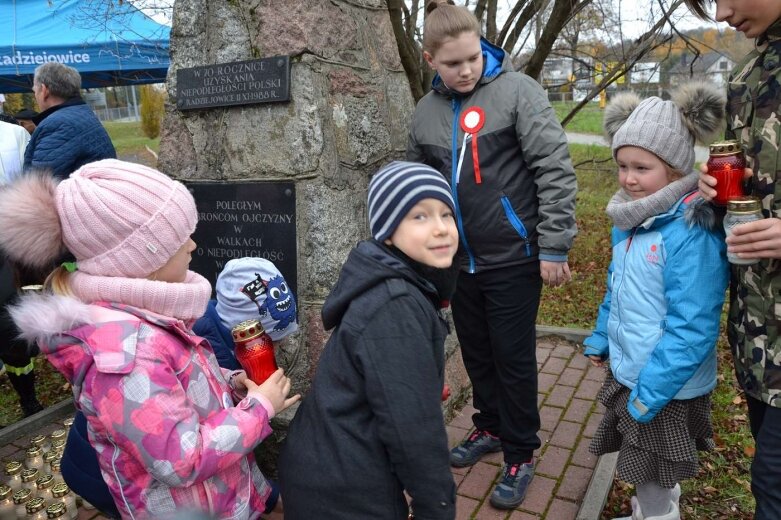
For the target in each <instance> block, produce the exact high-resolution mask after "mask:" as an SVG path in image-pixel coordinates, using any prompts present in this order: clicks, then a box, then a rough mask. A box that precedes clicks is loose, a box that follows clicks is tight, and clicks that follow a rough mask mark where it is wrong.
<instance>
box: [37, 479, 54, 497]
mask: <svg viewBox="0 0 781 520" xmlns="http://www.w3.org/2000/svg"><path fill="white" fill-rule="evenodd" d="M53 485H54V476H53V475H43V476H42V477H38V478H37V479H36V481H35V487H36V488H38V496H39V497H41V498H43V499H44V500H45V501H46V502H49V501H51V499H52V486H53Z"/></svg>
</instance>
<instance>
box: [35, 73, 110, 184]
mask: <svg viewBox="0 0 781 520" xmlns="http://www.w3.org/2000/svg"><path fill="white" fill-rule="evenodd" d="M80 88H81V75H79V73H78V71H77V70H76V69H74V68H72V67H68V66H67V65H63V64H61V63H56V62H49V63H44V64H43V65H41V66H40V67H38V68H37V69H35V76H34V77H33V92H34V93H35V101H36V102H37V103H38V106H39V107H40V109H41V113H40V114H38V115H37V116H36V117H35V118H34V119H33V122H34V123H35V124H36V125H37V127H36V129H35V131H34V132H33V135H32V138H31V139H30V143H29V144H28V145H27V150H26V151H25V153H24V169H25V170H26V169H28V168H37V169H48V170H51V171H52V173H53V174H54V176H55V177H58V178H60V179H65V178H67V177H68V176H69V175H70V174H71V173H72V172H74V171H76V170H77V169H79V168H80V167H81V166H83V165H85V164H87V163H90V162H93V161H99V160H100V159H115V158H116V157H117V152H116V151H115V150H114V145H113V144H111V139H110V138H109V136H108V134H107V133H106V129H105V128H103V125H102V124H100V121H99V120H98V118H97V117H95V114H94V113H93V112H92V110H91V109H90V108H89V106H87V104H86V103H85V102H84V100H83V99H81V96H80V95H79V89H80Z"/></svg>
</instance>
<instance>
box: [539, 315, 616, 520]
mask: <svg viewBox="0 0 781 520" xmlns="http://www.w3.org/2000/svg"><path fill="white" fill-rule="evenodd" d="M590 335H591V331H590V330H586V329H575V328H569V327H549V326H546V325H537V337H538V338H541V337H544V336H561V337H563V338H564V339H566V340H568V341H572V342H574V343H577V344H582V343H583V340H584V339H586V338H587V337H588V336H590ZM617 463H618V453H608V454H606V455H602V456H601V457H599V460H598V461H597V465H596V466H595V467H594V473H592V475H591V481H590V482H589V483H588V488H587V489H586V494H585V495H584V496H583V502H581V504H580V509H579V510H578V515H577V516H576V517H575V519H576V520H599V517H600V515H601V514H602V510H603V509H604V508H605V503H606V502H607V495H608V493H610V488H612V487H613V476H614V475H615V473H616V464H617Z"/></svg>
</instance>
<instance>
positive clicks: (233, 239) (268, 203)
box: [186, 182, 298, 296]
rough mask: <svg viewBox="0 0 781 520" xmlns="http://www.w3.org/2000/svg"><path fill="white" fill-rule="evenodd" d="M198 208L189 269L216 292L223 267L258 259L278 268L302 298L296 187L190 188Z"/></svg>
mask: <svg viewBox="0 0 781 520" xmlns="http://www.w3.org/2000/svg"><path fill="white" fill-rule="evenodd" d="M186 184H187V187H188V188H189V189H190V191H191V192H192V194H193V197H194V198H195V204H196V206H197V207H198V227H197V228H196V229H195V233H194V234H193V240H195V243H196V244H197V247H196V249H195V251H193V255H192V262H191V263H190V269H192V270H193V271H195V272H197V273H200V274H201V275H203V276H205V277H206V278H207V279H208V280H209V282H211V284H212V287H214V284H215V283H216V281H217V275H218V274H219V273H220V271H222V268H223V266H224V265H225V264H226V263H227V262H228V261H229V260H232V259H234V258H242V257H245V256H254V257H260V258H265V259H267V260H270V261H272V262H274V265H276V266H277V268H278V269H279V270H280V272H281V273H282V275H283V276H284V277H285V280H287V282H288V285H289V286H290V287H292V289H293V293H294V294H295V295H296V296H298V279H297V278H298V277H297V266H296V192H295V184H294V183H292V182H249V183H213V182H187V183H186Z"/></svg>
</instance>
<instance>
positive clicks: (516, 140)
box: [407, 40, 577, 273]
mask: <svg viewBox="0 0 781 520" xmlns="http://www.w3.org/2000/svg"><path fill="white" fill-rule="evenodd" d="M481 44H482V47H483V59H484V63H485V65H484V69H483V76H482V78H481V79H480V82H479V83H478V86H477V88H476V89H475V90H474V91H472V92H471V93H469V94H459V93H457V92H453V91H451V90H449V89H448V88H447V87H446V86H445V85H444V84H443V83H442V81H441V80H440V79H439V76H437V77H436V78H435V79H434V84H433V88H432V90H431V92H429V93H428V94H427V95H426V96H424V97H423V99H421V100H420V102H419V103H418V106H417V108H416V109H415V115H414V118H413V121H412V126H411V128H410V135H409V145H408V148H407V159H408V160H410V161H416V162H422V163H425V164H428V165H429V166H432V167H434V168H436V169H437V170H439V171H440V172H442V174H443V175H444V176H445V178H446V179H447V180H448V182H449V183H450V185H451V190H452V191H453V198H454V199H455V201H456V217H457V222H458V234H459V236H460V238H461V245H462V249H463V250H464V251H465V252H466V253H467V254H465V255H463V258H464V261H463V264H464V265H463V267H464V269H465V270H467V271H469V272H472V273H474V272H477V271H481V270H486V269H496V268H501V267H508V266H512V265H518V264H523V263H526V262H531V261H534V260H537V259H539V260H549V261H557V262H563V261H565V260H566V259H567V252H568V251H569V249H570V247H571V246H572V240H573V238H574V236H575V233H576V231H577V226H576V224H575V194H576V191H577V181H576V179H575V171H574V170H573V168H572V163H571V161H570V157H569V150H568V148H567V139H566V136H565V135H564V131H563V130H562V128H561V125H560V124H559V122H558V120H557V119H556V114H555V113H554V111H553V109H552V108H551V105H550V103H549V102H548V97H547V94H546V93H545V91H544V90H543V89H542V87H541V86H540V84H539V83H537V82H536V81H534V80H533V79H532V78H530V77H529V76H527V75H525V74H521V73H519V72H514V71H513V69H512V65H511V60H510V57H509V56H507V55H506V54H505V52H504V51H503V50H502V49H500V48H499V47H496V46H494V45H491V44H490V43H488V42H487V41H486V40H482V41H481ZM474 107H478V108H480V109H482V110H483V113H484V121H485V125H484V126H483V128H482V129H481V130H480V131H479V132H477V137H472V138H469V140H467V144H466V146H467V150H466V153H465V154H464V159H463V166H462V168H461V175H460V179H459V181H458V182H456V169H457V165H458V160H459V157H460V154H461V146H462V144H463V142H464V141H463V138H464V132H463V130H462V129H461V127H460V117H461V115H463V114H464V113H465V112H466V111H468V110H469V109H472V108H474ZM474 139H477V143H478V144H477V149H478V156H479V160H478V164H479V166H480V180H481V182H479V183H478V182H477V180H478V177H477V175H476V174H475V168H474V163H473V155H472V141H473V140H474Z"/></svg>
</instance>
